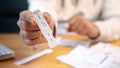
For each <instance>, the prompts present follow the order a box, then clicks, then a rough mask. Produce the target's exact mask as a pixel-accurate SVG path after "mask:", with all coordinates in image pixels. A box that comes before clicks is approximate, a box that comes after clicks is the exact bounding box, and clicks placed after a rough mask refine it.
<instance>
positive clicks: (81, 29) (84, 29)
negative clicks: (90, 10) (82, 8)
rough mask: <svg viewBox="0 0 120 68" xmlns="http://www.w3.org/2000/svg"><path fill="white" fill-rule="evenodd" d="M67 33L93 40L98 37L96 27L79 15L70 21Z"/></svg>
mask: <svg viewBox="0 0 120 68" xmlns="http://www.w3.org/2000/svg"><path fill="white" fill-rule="evenodd" d="M68 31H73V32H76V33H78V34H81V35H85V36H87V37H89V38H93V39H94V38H96V37H98V36H99V29H98V27H96V26H95V25H94V24H93V23H91V22H90V21H88V20H87V19H85V18H84V17H83V16H80V15H78V16H75V17H74V18H73V19H71V20H70V22H69V28H68Z"/></svg>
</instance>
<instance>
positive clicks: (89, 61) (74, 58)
mask: <svg viewBox="0 0 120 68" xmlns="http://www.w3.org/2000/svg"><path fill="white" fill-rule="evenodd" d="M119 53H120V48H118V47H115V46H111V45H110V44H106V43H98V44H96V45H95V46H94V47H92V48H85V47H83V46H77V47H76V48H74V49H73V50H72V51H71V52H70V53H69V54H67V55H62V56H58V57H56V58H57V59H58V60H60V61H62V62H64V63H66V64H68V65H70V66H72V67H75V68H120V54H119Z"/></svg>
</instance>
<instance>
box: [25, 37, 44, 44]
mask: <svg viewBox="0 0 120 68" xmlns="http://www.w3.org/2000/svg"><path fill="white" fill-rule="evenodd" d="M23 41H24V43H26V44H27V45H30V46H31V45H35V44H41V43H44V42H46V39H45V38H43V37H39V38H36V39H33V40H29V39H24V40H23Z"/></svg>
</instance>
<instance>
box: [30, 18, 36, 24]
mask: <svg viewBox="0 0 120 68" xmlns="http://www.w3.org/2000/svg"><path fill="white" fill-rule="evenodd" d="M31 23H32V24H33V25H35V24H36V21H35V19H34V18H33V17H32V18H31Z"/></svg>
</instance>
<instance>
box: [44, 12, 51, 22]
mask: <svg viewBox="0 0 120 68" xmlns="http://www.w3.org/2000/svg"><path fill="white" fill-rule="evenodd" d="M43 17H44V18H45V20H46V21H47V23H48V24H49V23H50V15H49V13H47V12H45V13H43Z"/></svg>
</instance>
